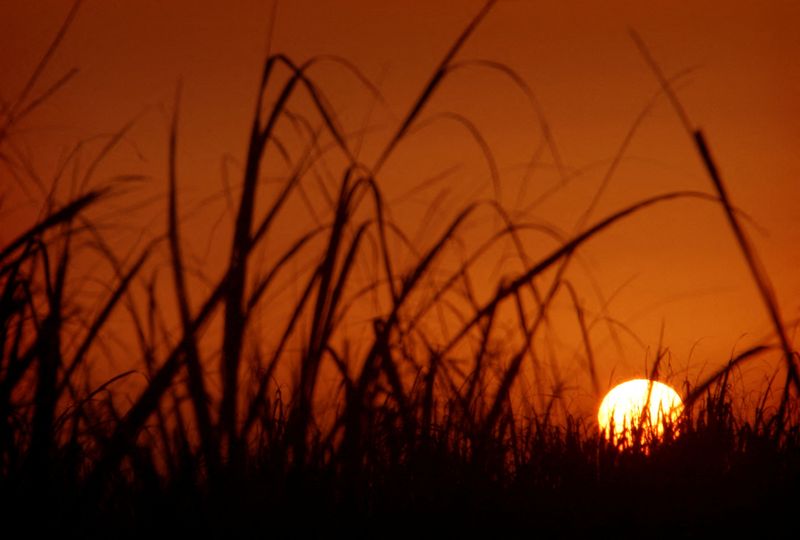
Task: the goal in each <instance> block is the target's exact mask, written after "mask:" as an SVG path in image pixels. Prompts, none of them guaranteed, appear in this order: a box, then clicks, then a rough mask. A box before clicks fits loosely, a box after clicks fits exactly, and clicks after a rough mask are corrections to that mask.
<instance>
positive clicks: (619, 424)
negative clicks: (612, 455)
mask: <svg viewBox="0 0 800 540" xmlns="http://www.w3.org/2000/svg"><path fill="white" fill-rule="evenodd" d="M643 412H644V414H643ZM682 412H683V402H682V401H681V397H680V396H679V395H678V393H677V392H676V391H675V390H674V389H672V388H671V387H669V386H667V385H666V384H664V383H660V382H657V381H651V380H648V379H633V380H630V381H626V382H624V383H622V384H618V385H617V386H615V387H614V388H612V389H611V391H610V392H609V393H608V394H606V397H604V398H603V401H602V403H600V409H599V410H598V412H597V423H598V426H599V427H600V430H601V432H602V433H603V435H604V436H605V437H606V439H609V440H613V441H614V442H616V444H618V445H631V444H633V443H634V441H635V440H636V441H637V442H638V443H639V444H642V445H644V446H646V445H647V444H648V443H649V442H652V441H654V440H658V439H662V438H663V436H664V432H665V426H666V425H673V424H674V423H675V422H676V421H677V420H678V418H679V417H680V415H681V413H682ZM612 429H613V433H612ZM672 433H673V434H674V435H677V430H675V429H673V432H672ZM612 437H613V438H612Z"/></svg>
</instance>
